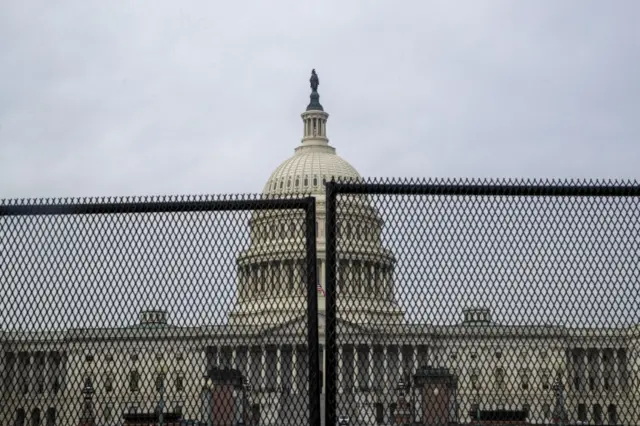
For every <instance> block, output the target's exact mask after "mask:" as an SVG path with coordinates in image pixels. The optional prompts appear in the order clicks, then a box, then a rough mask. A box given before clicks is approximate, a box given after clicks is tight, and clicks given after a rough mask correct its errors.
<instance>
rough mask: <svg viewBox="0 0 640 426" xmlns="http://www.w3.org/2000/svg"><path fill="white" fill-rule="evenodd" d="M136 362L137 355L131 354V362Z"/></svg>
mask: <svg viewBox="0 0 640 426" xmlns="http://www.w3.org/2000/svg"><path fill="white" fill-rule="evenodd" d="M137 360H138V354H135V353H134V354H131V361H134V362H135V361H137Z"/></svg>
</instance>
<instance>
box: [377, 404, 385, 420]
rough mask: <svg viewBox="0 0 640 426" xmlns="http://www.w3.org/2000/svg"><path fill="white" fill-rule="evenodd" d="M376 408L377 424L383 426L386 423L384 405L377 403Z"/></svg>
mask: <svg viewBox="0 0 640 426" xmlns="http://www.w3.org/2000/svg"><path fill="white" fill-rule="evenodd" d="M375 408H376V423H377V424H379V425H381V424H383V423H384V405H382V403H380V402H377V403H376V404H375Z"/></svg>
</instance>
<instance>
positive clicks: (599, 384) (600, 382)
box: [596, 349, 604, 391]
mask: <svg viewBox="0 0 640 426" xmlns="http://www.w3.org/2000/svg"><path fill="white" fill-rule="evenodd" d="M603 388H604V374H603V371H602V349H597V352H596V389H598V391H602V389H603Z"/></svg>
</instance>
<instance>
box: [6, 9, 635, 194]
mask: <svg viewBox="0 0 640 426" xmlns="http://www.w3.org/2000/svg"><path fill="white" fill-rule="evenodd" d="M1 10H2V13H0V58H1V66H0V198H3V197H36V196H86V195H135V194H140V195H141V194H167V193H170V194H174V193H219V192H259V191H261V190H262V186H263V184H264V182H265V181H266V180H267V178H268V176H269V174H270V173H271V172H272V171H273V170H274V169H275V168H276V166H277V165H278V164H279V163H280V162H281V161H283V160H284V159H286V158H287V157H288V156H290V155H291V154H292V152H293V148H294V147H295V146H297V144H299V143H300V138H301V134H302V123H301V120H300V116H299V114H300V113H301V112H302V111H303V109H304V107H305V106H306V104H307V102H308V93H309V84H308V78H309V73H310V70H311V68H316V69H317V71H318V74H319V76H320V94H321V102H322V103H323V105H324V107H325V109H326V110H327V111H328V112H329V113H330V114H331V118H330V120H329V123H328V132H329V137H330V138H331V142H332V144H333V145H334V146H336V147H337V149H338V152H339V154H341V155H342V156H343V157H344V158H345V159H347V160H348V161H350V162H351V163H352V164H353V165H354V166H355V167H356V168H357V169H358V170H359V171H360V172H361V174H362V175H364V176H395V177H402V176H426V177H461V176H469V177H594V178H597V177H604V178H625V179H638V178H639V177H640V172H639V171H638V160H640V143H639V141H640V120H639V119H638V114H639V111H640V78H639V77H638V76H639V75H640V29H638V27H637V23H638V22H639V18H640V3H639V2H637V1H634V0H630V1H622V0H616V1H609V2H605V1H584V0H581V1H568V0H565V1H562V2H553V1H539V0H533V1H524V0H519V1H498V0H496V1H480V0H473V1H466V2H462V1H460V2H451V1H445V0H443V1H439V2H435V1H424V0H420V1H411V2H410V1H403V2H391V1H372V0H362V1H355V0H351V1H338V0H336V1H328V0H322V1H315V2H302V1H299V0H297V1H277V2H264V1H253V2H210V1H181V2H176V1H167V0H154V1H142V0H131V1H118V2H104V1H87V0H77V1H70V0H58V1H55V2H52V1H20V0H5V1H3V2H2V7H1Z"/></svg>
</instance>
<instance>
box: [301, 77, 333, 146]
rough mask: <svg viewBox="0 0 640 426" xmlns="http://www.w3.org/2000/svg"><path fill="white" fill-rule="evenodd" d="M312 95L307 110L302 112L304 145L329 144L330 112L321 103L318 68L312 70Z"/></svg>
mask: <svg viewBox="0 0 640 426" xmlns="http://www.w3.org/2000/svg"><path fill="white" fill-rule="evenodd" d="M309 82H310V83H311V95H310V99H311V100H310V102H309V105H308V106H307V110H306V111H305V112H303V113H302V121H303V123H304V135H303V137H302V144H303V145H328V144H329V139H327V118H329V114H327V113H326V112H324V108H322V105H321V104H320V95H319V94H318V85H319V84H320V80H319V79H318V74H316V70H315V69H313V70H311V78H310V79H309Z"/></svg>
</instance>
